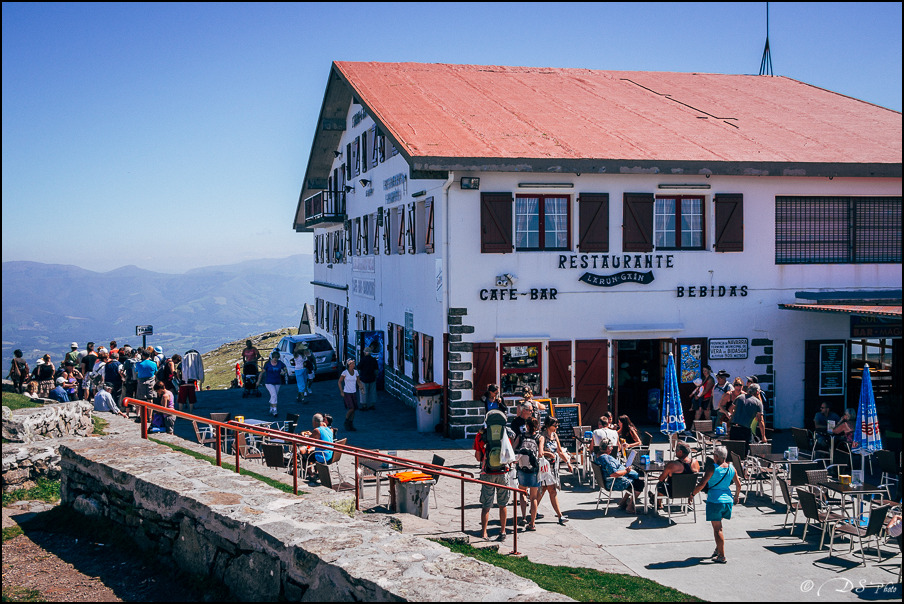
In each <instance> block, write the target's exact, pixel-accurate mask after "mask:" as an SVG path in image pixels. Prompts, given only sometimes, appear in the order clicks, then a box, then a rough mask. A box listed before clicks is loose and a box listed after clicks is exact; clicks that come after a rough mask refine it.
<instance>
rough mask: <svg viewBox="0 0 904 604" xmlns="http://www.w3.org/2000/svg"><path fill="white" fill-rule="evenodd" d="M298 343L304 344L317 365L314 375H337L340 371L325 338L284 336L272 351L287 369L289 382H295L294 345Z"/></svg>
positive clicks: (312, 335) (311, 335)
mask: <svg viewBox="0 0 904 604" xmlns="http://www.w3.org/2000/svg"><path fill="white" fill-rule="evenodd" d="M299 342H305V343H306V344H307V345H308V350H310V351H311V353H312V354H313V355H314V361H315V362H316V363H317V370H316V375H318V376H319V375H326V374H332V375H338V374H339V373H340V372H341V371H342V367H340V365H339V359H338V358H336V351H335V350H333V347H332V345H331V344H330V341H329V340H327V339H326V338H325V337H323V336H321V335H319V334H300V335H297V336H284V337H283V338H282V339H281V340H280V341H279V343H278V344H277V345H276V348H274V349H273V351H274V352H278V353H279V360H280V361H282V362H283V363H285V364H286V367H288V368H289V382H295V356H294V351H295V345H296V344H298V343H299Z"/></svg>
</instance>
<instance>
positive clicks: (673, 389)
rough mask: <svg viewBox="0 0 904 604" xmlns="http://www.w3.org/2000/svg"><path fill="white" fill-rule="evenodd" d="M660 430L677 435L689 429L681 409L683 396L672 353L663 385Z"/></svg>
mask: <svg viewBox="0 0 904 604" xmlns="http://www.w3.org/2000/svg"><path fill="white" fill-rule="evenodd" d="M659 429H660V430H661V431H662V433H663V434H677V433H679V432H684V431H685V430H686V429H687V426H686V425H685V423H684V411H683V410H682V408H681V395H680V394H679V393H678V373H677V372H676V371H675V358H674V356H673V355H672V353H669V361H668V364H667V365H666V368H665V380H664V383H663V385H662V422H661V423H660V426H659Z"/></svg>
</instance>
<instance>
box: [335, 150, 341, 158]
mask: <svg viewBox="0 0 904 604" xmlns="http://www.w3.org/2000/svg"><path fill="white" fill-rule="evenodd" d="M333 155H335V156H336V157H337V158H338V157H342V151H333Z"/></svg>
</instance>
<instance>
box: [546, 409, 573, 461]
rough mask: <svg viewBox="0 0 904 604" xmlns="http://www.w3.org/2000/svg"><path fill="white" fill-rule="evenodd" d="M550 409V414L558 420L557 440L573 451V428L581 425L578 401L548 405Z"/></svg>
mask: <svg viewBox="0 0 904 604" xmlns="http://www.w3.org/2000/svg"><path fill="white" fill-rule="evenodd" d="M550 411H551V414H552V416H553V417H555V418H556V419H557V420H559V428H558V429H557V430H556V432H557V433H558V435H559V442H560V443H562V446H563V447H564V448H565V449H568V450H570V451H573V450H574V429H575V428H577V427H578V426H580V425H581V405H580V403H569V404H562V405H550Z"/></svg>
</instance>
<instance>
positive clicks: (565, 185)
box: [518, 182, 574, 189]
mask: <svg viewBox="0 0 904 604" xmlns="http://www.w3.org/2000/svg"><path fill="white" fill-rule="evenodd" d="M518 188H519V189H572V188H574V183H573V182H519V183H518Z"/></svg>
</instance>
